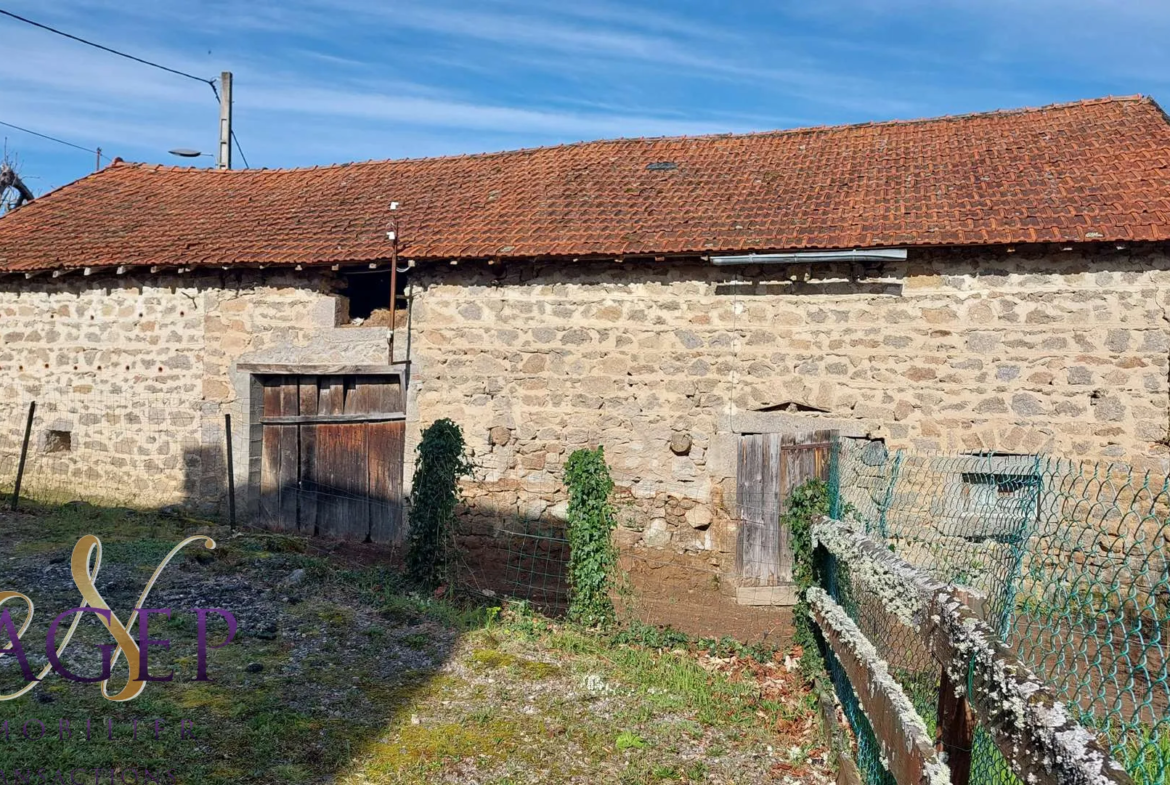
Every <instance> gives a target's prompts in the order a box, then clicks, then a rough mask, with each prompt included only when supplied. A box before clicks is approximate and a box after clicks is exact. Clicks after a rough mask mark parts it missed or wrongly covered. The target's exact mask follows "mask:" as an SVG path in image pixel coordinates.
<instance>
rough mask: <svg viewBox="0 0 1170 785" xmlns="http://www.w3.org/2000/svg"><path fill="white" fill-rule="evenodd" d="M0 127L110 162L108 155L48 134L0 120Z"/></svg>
mask: <svg viewBox="0 0 1170 785" xmlns="http://www.w3.org/2000/svg"><path fill="white" fill-rule="evenodd" d="M0 125H2V126H5V127H6V128H14V129H16V130H17V131H20V132H22V133H26V134H31V135H33V136H39V137H40V138H42V139H48V140H49V141H50V142H56V143H57V144H63V145H65V146H66V147H72V148H74V149H75V150H83V151H85V152H87V153H92V154H94V155H96V156H98V157H99V158H105V159H106V160H110V157H109V156H108V155H105V154H104V153H102V152H99V151H98V150H91V149H89V148H88V147H82V146H81V145H79V144H73V142H66V141H65V140H64V139H58V138H57V137H55V136H49V135H48V134H42V133H40V132H39V131H32V130H29V129H28V128H21V127H20V126H19V125H13V124H12V123H6V122H4V121H3V120H0Z"/></svg>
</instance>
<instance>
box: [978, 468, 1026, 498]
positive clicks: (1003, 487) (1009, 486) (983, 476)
mask: <svg viewBox="0 0 1170 785" xmlns="http://www.w3.org/2000/svg"><path fill="white" fill-rule="evenodd" d="M963 482H964V483H966V484H967V485H994V486H995V490H996V492H997V493H998V494H999V495H1000V496H1009V495H1011V494H1013V493H1018V492H1020V491H1022V490H1024V489H1025V488H1034V487H1036V486H1038V485H1039V484H1040V479H1039V478H1038V477H1036V476H1030V475H1023V474H995V473H992V472H963Z"/></svg>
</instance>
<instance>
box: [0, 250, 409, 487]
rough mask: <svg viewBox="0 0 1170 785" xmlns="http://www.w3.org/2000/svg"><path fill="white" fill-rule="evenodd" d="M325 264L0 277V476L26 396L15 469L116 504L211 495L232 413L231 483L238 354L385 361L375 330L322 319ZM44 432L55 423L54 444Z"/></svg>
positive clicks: (332, 314) (241, 399) (8, 467)
mask: <svg viewBox="0 0 1170 785" xmlns="http://www.w3.org/2000/svg"><path fill="white" fill-rule="evenodd" d="M335 288H336V287H335V285H334V282H333V278H332V274H331V273H330V272H328V271H324V272H321V273H317V272H309V271H305V272H293V271H291V270H289V271H260V270H247V271H244V270H241V271H215V272H193V273H187V274H182V275H180V274H176V273H160V274H156V275H148V274H145V272H143V273H142V274H135V273H131V274H127V275H121V276H118V275H114V274H108V273H107V274H98V275H92V276H83V275H81V274H80V273H76V274H73V275H69V276H65V277H63V278H51V277H49V276H44V277H39V278H33V279H30V280H25V279H23V278H11V277H10V278H6V279H3V280H2V281H0V318H2V320H3V321H2V324H3V327H2V331H0V332H2V344H0V483H4V484H7V483H10V482H11V480H12V476H13V474H14V472H15V463H16V454H17V453H18V451H19V444H20V439H21V436H22V431H23V428H24V424H25V412H26V408H27V403H28V402H29V401H34V400H35V401H36V402H37V406H38V409H37V412H38V414H37V421H36V425H35V427H34V440H33V442H32V445H33V450H32V454H31V456H30V463H29V467H28V470H27V476H26V480H25V488H26V489H28V490H29V491H31V492H34V493H35V492H37V491H38V489H40V490H43V491H53V490H61V491H62V492H63V493H65V494H67V495H68V496H69V497H70V498H77V497H78V496H84V497H89V498H100V499H108V500H110V501H117V502H119V503H129V504H143V505H149V504H157V503H171V502H178V501H195V500H200V501H205V502H208V503H212V504H214V503H216V502H217V500H218V499H219V498H220V497H221V495H222V492H223V489H224V486H225V485H226V474H225V470H224V464H225V461H224V449H223V446H224V425H223V414H224V413H225V412H230V413H232V415H233V423H232V425H233V435H234V447H235V452H236V455H235V458H236V460H235V469H236V481H237V487H239V488H246V487H247V486H246V482H247V471H248V460H247V457H248V448H249V445H248V433H249V430H248V425H249V415H250V412H249V406H248V403H249V397H248V384H249V377H248V375H247V374H246V373H241V372H239V370H238V368H237V364H238V363H240V362H268V363H295V362H366V363H385V362H386V361H387V359H388V350H387V331H386V329H385V328H354V327H344V328H336V329H335V325H336V324H337V322H338V308H339V307H344V303H343V301H342V300H339V298H338V297H337V296H335V295H334V293H333V292H334V289H335ZM49 431H58V432H67V433H69V434H70V440H71V444H70V445H69V449H68V450H61V449H54V445H53V444H51V442H50V436H49Z"/></svg>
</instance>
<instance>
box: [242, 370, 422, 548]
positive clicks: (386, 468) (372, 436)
mask: <svg viewBox="0 0 1170 785" xmlns="http://www.w3.org/2000/svg"><path fill="white" fill-rule="evenodd" d="M260 383H261V384H262V385H263V404H262V411H261V413H260V425H261V428H262V440H261V441H262V445H261V462H260V464H261V465H260V520H261V523H262V524H264V525H265V526H268V527H269V528H273V529H276V530H279V531H293V532H299V533H302V534H318V535H321V536H323V537H334V538H337V539H343V540H354V541H358V542H365V541H366V540H370V541H372V542H392V541H395V540H397V539H398V538H399V536H400V535H401V529H402V460H403V453H404V449H405V428H406V423H405V419H406V417H405V414H404V408H405V407H404V400H403V394H402V383H401V377H400V376H271V377H264V378H262V379H261V382H260Z"/></svg>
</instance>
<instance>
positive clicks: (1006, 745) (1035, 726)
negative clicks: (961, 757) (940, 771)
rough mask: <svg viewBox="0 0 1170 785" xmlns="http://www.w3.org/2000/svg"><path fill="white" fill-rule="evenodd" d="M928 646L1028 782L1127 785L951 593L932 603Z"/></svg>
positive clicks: (1090, 738) (1086, 734) (1087, 735)
mask: <svg viewBox="0 0 1170 785" xmlns="http://www.w3.org/2000/svg"><path fill="white" fill-rule="evenodd" d="M922 635H923V640H924V641H925V642H926V644H927V648H929V649H930V651H931V653H932V654H933V655H934V657H935V659H936V660H938V661H939V662H940V663H941V664H942V666H943V667H944V668H945V669H946V670H947V673H948V675H949V676H950V679H951V681H952V682H953V683H955V684H960V685H962V684H967V683H968V679H970V686H969V688H968V696H967V697H968V700H969V702H970V704H971V706H972V708H973V709H974V711H975V715H976V717H977V718H978V719H979V722H980V723H981V724H982V725H983V726H984V728H986V729H987V730H988V731H990V733H991V738H992V739H993V740H994V741H995V745H996V747H998V748H999V751H1000V752H1001V753H1002V754H1003V756H1004V758H1005V759H1006V760H1007V761H1008V763H1009V764H1010V765H1011V767H1012V770H1013V771H1015V772H1016V774H1018V775H1019V776H1020V777H1021V778H1022V779H1024V780H1025V781H1026V782H1028V783H1037V784H1042V783H1051V784H1052V785H1066V784H1070V785H1071V784H1075V785H1090V784H1092V785H1098V784H1099V785H1121V784H1122V783H1126V784H1127V785H1128V784H1130V783H1132V782H1133V780H1132V779H1131V778H1130V777H1129V775H1128V774H1126V772H1125V770H1124V769H1123V768H1122V766H1121V764H1119V763H1118V762H1117V761H1115V760H1114V759H1113V757H1112V756H1111V755H1110V753H1109V751H1108V750H1106V749H1105V748H1104V747H1103V746H1102V745H1101V744H1100V743H1099V742H1098V741H1097V738H1096V736H1095V735H1094V734H1093V733H1092V732H1091V731H1089V730H1088V729H1087V728H1085V727H1084V726H1082V725H1080V724H1079V723H1078V722H1077V721H1076V720H1075V719H1074V718H1073V717H1072V715H1071V714H1070V712H1069V711H1068V709H1067V707H1066V706H1065V705H1064V704H1063V703H1062V702H1060V701H1058V700H1057V699H1056V696H1055V695H1054V694H1053V693H1052V691H1051V690H1050V689H1049V688H1048V687H1047V685H1045V683H1044V681H1043V680H1042V679H1040V678H1039V677H1038V676H1036V674H1034V673H1032V672H1031V671H1030V670H1029V669H1028V668H1027V667H1025V666H1024V665H1023V664H1022V663H1021V662H1020V661H1019V660H1018V659H1017V658H1016V656H1015V653H1014V652H1012V651H1011V650H1010V649H1009V648H1008V647H1007V646H1006V645H1004V644H1003V643H1002V642H1001V641H1000V640H999V638H998V636H997V635H996V633H995V631H994V630H993V629H992V628H991V627H990V626H988V625H987V624H986V623H984V622H983V621H982V620H981V619H980V618H979V617H978V616H977V615H976V614H975V612H974V611H972V610H971V609H970V608H968V607H967V606H966V605H965V604H963V602H962V600H961V599H960V598H959V595H958V594H957V593H956V592H955V590H954V589H953V588H950V587H944V588H942V589H940V590H939V591H938V592H936V593H935V595H934V597H933V598H932V600H931V604H930V606H929V610H928V613H927V619H926V622H925V623H924V624H923V627H922Z"/></svg>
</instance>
